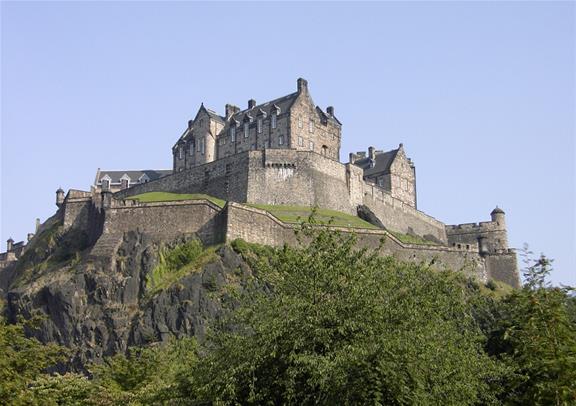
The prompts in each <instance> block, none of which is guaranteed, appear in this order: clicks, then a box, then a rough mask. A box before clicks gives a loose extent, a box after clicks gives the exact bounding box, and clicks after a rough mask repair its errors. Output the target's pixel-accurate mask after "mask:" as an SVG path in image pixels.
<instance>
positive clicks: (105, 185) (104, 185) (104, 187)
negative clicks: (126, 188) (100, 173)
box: [102, 179, 110, 190]
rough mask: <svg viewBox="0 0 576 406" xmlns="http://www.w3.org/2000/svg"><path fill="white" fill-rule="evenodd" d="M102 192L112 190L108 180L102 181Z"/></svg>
mask: <svg viewBox="0 0 576 406" xmlns="http://www.w3.org/2000/svg"><path fill="white" fill-rule="evenodd" d="M102 190H110V181H109V180H108V179H103V180H102Z"/></svg>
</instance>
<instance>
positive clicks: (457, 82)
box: [0, 2, 576, 285]
mask: <svg viewBox="0 0 576 406" xmlns="http://www.w3.org/2000/svg"><path fill="white" fill-rule="evenodd" d="M1 12H2V15H1V23H2V28H1V34H2V38H1V57H2V60H1V64H0V66H1V69H2V72H1V97H2V99H1V101H2V105H1V119H2V122H1V161H2V162H1V178H0V179H1V184H0V188H1V199H0V204H1V207H0V214H1V218H0V220H1V224H0V237H1V240H2V241H5V240H6V239H7V238H8V237H9V236H12V237H13V238H14V239H17V240H21V239H24V238H25V236H26V233H27V232H31V231H32V230H33V227H34V219H35V218H36V217H39V218H40V219H41V220H42V221H43V220H45V219H46V218H47V217H49V216H50V215H51V214H53V213H54V211H55V209H56V207H55V205H54V192H55V190H56V189H57V188H58V187H59V186H62V187H63V188H65V189H68V188H79V189H85V190H88V189H89V187H90V184H91V183H92V182H93V179H94V176H95V173H96V169H97V168H98V167H101V168H105V169H143V168H153V169H161V168H170V167H171V153H170V148H171V146H172V144H173V143H174V142H175V141H176V139H177V138H178V136H179V135H180V134H181V132H182V130H183V129H184V127H185V125H186V122H187V120H188V119H190V118H193V116H194V115H195V113H196V111H197V109H198V107H199V105H200V103H201V102H204V104H205V105H207V106H209V107H210V108H212V109H215V110H216V111H218V112H221V113H223V110H224V104H225V103H234V104H237V105H240V106H244V105H245V104H246V103H247V100H248V99H250V98H254V99H256V100H257V101H266V100H269V99H272V98H275V97H277V96H281V95H284V94H287V93H290V92H292V91H294V90H295V87H296V78H298V77H300V76H301V77H304V78H306V79H307V80H308V82H309V86H310V90H311V93H312V96H313V98H314V101H315V102H316V104H318V105H320V106H321V107H322V108H325V107H326V106H327V105H333V106H334V107H335V112H336V115H337V117H338V118H339V119H340V121H342V122H343V146H342V155H341V159H342V160H345V159H347V156H348V152H351V151H361V150H365V149H366V148H367V147H368V146H369V145H374V146H376V147H377V148H379V149H392V148H395V147H397V145H398V144H399V143H400V142H402V143H404V146H405V148H406V150H407V153H408V155H409V156H410V157H411V158H412V159H413V160H414V162H415V164H416V168H417V178H418V185H417V186H418V199H419V208H420V209H422V210H423V211H425V212H426V213H428V214H430V215H432V216H434V217H436V218H437V219H439V220H441V221H443V222H446V223H448V224H454V223H465V222H477V221H485V220H488V219H489V213H490V211H491V210H492V209H493V208H494V207H495V206H496V205H499V206H500V207H502V208H503V209H504V210H505V211H506V213H507V222H508V228H509V239H510V243H511V245H512V246H513V247H522V245H523V243H528V244H529V245H530V248H531V249H532V250H533V251H535V252H536V253H537V254H538V253H540V252H544V253H545V254H546V255H548V256H549V257H551V258H554V260H555V261H554V268H555V272H554V274H553V280H554V282H555V283H565V284H573V285H576V254H575V253H576V249H575V248H576V246H575V233H574V230H575V214H574V211H575V209H574V208H575V204H574V203H575V201H574V190H575V184H576V182H575V167H574V157H575V145H574V135H575V98H576V89H575V86H576V84H575V72H576V64H575V40H574V38H575V17H574V16H575V4H574V3H573V2H563V3H560V2H558V3H554V2H506V3H505V2H438V3H436V2H422V3H420V2H402V3H391V2H384V3H358V2H355V3H345V2H340V3H328V2H322V3H241V2H234V3H192V2H174V3H170V2H100V3H97V2H61V3H52V2H40V3H33V2H2V3H1Z"/></svg>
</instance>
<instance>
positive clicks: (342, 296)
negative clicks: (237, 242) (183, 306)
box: [187, 229, 505, 405]
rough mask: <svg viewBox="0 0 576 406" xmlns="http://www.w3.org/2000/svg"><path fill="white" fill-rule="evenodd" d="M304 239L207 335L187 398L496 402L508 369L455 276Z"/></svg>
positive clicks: (332, 241) (340, 242) (326, 234)
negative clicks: (491, 350) (494, 354)
mask: <svg viewBox="0 0 576 406" xmlns="http://www.w3.org/2000/svg"><path fill="white" fill-rule="evenodd" d="M304 235H306V236H307V237H308V238H311V241H310V243H309V244H307V245H304V248H300V249H297V248H291V247H287V246H286V247H284V248H282V249H280V250H278V251H277V253H276V255H275V256H273V257H272V258H271V260H269V259H266V260H262V261H260V262H259V263H258V266H257V272H258V275H259V281H257V287H256V288H255V289H250V290H248V292H247V293H246V295H245V297H244V298H243V303H244V306H243V307H242V308H241V309H239V311H237V312H236V315H235V317H234V318H233V319H232V320H231V324H228V325H225V326H224V328H223V329H222V330H220V331H218V332H217V334H215V335H214V337H213V340H212V342H211V345H210V347H209V348H208V350H209V352H208V354H207V356H206V357H205V358H204V359H202V360H201V362H199V363H198V364H197V365H196V367H195V368H194V370H193V372H191V374H190V375H189V379H190V385H188V386H187V388H188V390H189V391H191V392H189V393H188V396H191V397H196V398H198V399H199V400H201V401H206V402H215V403H220V402H221V403H226V404H246V403H267V404H365V403H373V404H391V405H394V404H445V405H450V404H453V405H456V404H457V405H465V404H475V403H479V402H482V403H487V404H488V403H491V402H493V401H495V397H494V394H495V388H493V387H491V386H490V384H491V382H497V381H499V380H500V379H501V378H502V375H503V374H504V373H505V370H504V369H503V368H500V367H499V366H498V365H497V363H496V362H494V361H493V360H491V359H490V358H489V357H488V356H487V355H486V354H485V353H484V352H483V348H482V335H481V332H480V329H479V328H478V326H477V325H476V323H475V321H474V320H473V318H472V316H471V312H470V310H469V307H468V304H467V296H466V291H465V289H463V288H462V286H461V285H460V284H458V283H456V282H455V281H454V280H453V278H452V276H451V274H448V273H437V272H432V271H431V270H429V269H427V268H426V267H424V266H418V265H411V264H404V263H399V262H397V261H395V260H394V259H392V258H381V257H378V256H377V255H376V254H375V253H374V254H370V253H368V252H367V251H366V250H357V249H355V239H354V237H353V236H343V235H341V234H338V233H335V232H333V231H329V230H326V229H324V230H320V231H317V232H315V233H314V234H310V232H309V231H306V230H305V232H304ZM262 286H268V289H262ZM267 292H268V293H267ZM269 292H273V293H269ZM192 383H195V384H196V385H195V386H194V385H192ZM190 388H192V389H190Z"/></svg>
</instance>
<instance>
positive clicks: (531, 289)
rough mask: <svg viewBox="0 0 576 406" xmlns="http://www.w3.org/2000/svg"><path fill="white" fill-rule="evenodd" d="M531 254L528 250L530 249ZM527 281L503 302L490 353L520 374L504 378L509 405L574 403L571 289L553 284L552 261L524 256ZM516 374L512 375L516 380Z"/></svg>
mask: <svg viewBox="0 0 576 406" xmlns="http://www.w3.org/2000/svg"><path fill="white" fill-rule="evenodd" d="M529 254H531V253H529ZM528 262H529V266H528V267H527V268H526V270H525V273H524V276H525V280H526V282H525V284H524V287H523V288H522V289H521V290H517V291H514V292H513V293H512V294H510V295H509V296H508V297H506V298H505V299H504V301H503V302H502V308H501V309H500V315H499V318H498V323H497V330H496V332H495V334H494V335H493V337H492V352H493V353H495V354H497V355H499V356H500V357H501V358H502V359H503V361H504V362H506V363H507V364H508V365H510V366H512V367H514V368H515V369H516V370H517V371H518V374H519V375H515V376H512V379H509V380H508V382H507V385H508V388H507V390H506V393H508V396H507V397H506V398H505V399H504V400H505V401H506V402H507V403H510V404H518V405H521V404H536V405H572V404H576V324H575V320H574V317H573V313H571V310H572V308H571V306H573V298H572V297H570V292H573V291H574V290H573V288H568V287H565V288H558V287H551V286H549V285H548V283H547V282H546V278H547V277H548V276H549V274H550V271H551V267H550V265H551V261H550V260H548V259H547V258H546V257H545V256H541V257H540V258H538V259H536V260H534V259H530V258H529V259H528ZM514 378H516V379H514Z"/></svg>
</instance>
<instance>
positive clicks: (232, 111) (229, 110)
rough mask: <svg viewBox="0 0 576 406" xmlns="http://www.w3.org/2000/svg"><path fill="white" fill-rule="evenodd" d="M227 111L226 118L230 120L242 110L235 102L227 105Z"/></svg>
mask: <svg viewBox="0 0 576 406" xmlns="http://www.w3.org/2000/svg"><path fill="white" fill-rule="evenodd" d="M225 111H226V120H228V119H229V118H230V117H232V116H233V115H234V114H236V113H238V112H239V111H240V108H239V107H237V106H235V105H233V104H227V105H226V107H225Z"/></svg>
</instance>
